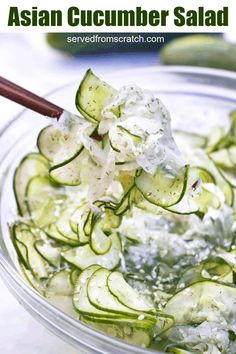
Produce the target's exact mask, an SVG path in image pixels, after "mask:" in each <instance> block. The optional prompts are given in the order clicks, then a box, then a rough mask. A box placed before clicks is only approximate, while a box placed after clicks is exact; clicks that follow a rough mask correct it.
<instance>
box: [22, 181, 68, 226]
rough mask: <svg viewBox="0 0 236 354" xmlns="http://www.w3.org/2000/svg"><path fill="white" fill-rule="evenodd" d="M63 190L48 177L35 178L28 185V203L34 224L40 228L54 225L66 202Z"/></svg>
mask: <svg viewBox="0 0 236 354" xmlns="http://www.w3.org/2000/svg"><path fill="white" fill-rule="evenodd" d="M65 198H66V197H65V195H63V194H62V190H61V189H59V188H58V187H56V186H55V185H53V184H52V183H51V182H50V180H49V178H48V177H40V176H36V177H33V178H32V179H31V180H30V181H29V183H28V184H27V189H26V203H27V208H28V211H29V214H30V216H31V218H32V220H33V222H34V223H35V224H36V225H37V226H40V227H45V226H47V225H49V224H51V223H53V222H54V221H55V220H56V218H57V214H58V211H59V210H60V208H61V205H62V204H63V202H64V200H65Z"/></svg>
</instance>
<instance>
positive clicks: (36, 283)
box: [20, 263, 45, 296]
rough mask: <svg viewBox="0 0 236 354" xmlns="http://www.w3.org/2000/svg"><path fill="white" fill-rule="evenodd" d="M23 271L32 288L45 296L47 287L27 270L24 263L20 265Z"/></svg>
mask: <svg viewBox="0 0 236 354" xmlns="http://www.w3.org/2000/svg"><path fill="white" fill-rule="evenodd" d="M20 268H21V271H22V273H23V275H24V277H25V279H26V280H27V282H28V283H29V285H30V286H32V288H34V289H35V290H36V291H38V292H39V293H40V294H41V295H43V296H45V285H44V282H42V281H41V280H39V279H36V278H35V277H34V275H33V274H32V273H31V271H30V270H29V269H27V268H26V267H25V266H24V265H23V264H22V263H20Z"/></svg>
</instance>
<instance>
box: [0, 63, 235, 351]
mask: <svg viewBox="0 0 236 354" xmlns="http://www.w3.org/2000/svg"><path fill="white" fill-rule="evenodd" d="M139 69H140V70H142V71H144V70H146V71H147V72H149V71H155V72H156V73H161V74H165V73H167V74H179V75H181V74H183V75H184V74H187V75H191V74H192V75H202V76H204V75H205V76H207V77H209V78H212V79H213V78H214V77H215V78H218V79H219V80H225V79H228V80H232V81H233V82H234V84H235V87H236V73H234V72H231V71H226V70H218V69H209V68H199V67H185V66H166V67H161V66H160V67H149V68H144V67H140V68H134V69H126V70H122V74H126V73H127V74H130V72H131V71H132V70H134V71H138V70H139ZM72 83H73V82H70V83H68V84H66V85H62V86H60V87H58V88H56V89H54V90H51V91H50V92H49V93H48V94H46V95H45V96H44V97H47V96H50V95H51V94H53V93H56V92H57V91H58V90H61V89H63V88H66V87H67V86H69V85H71V84H72ZM25 111H26V110H25V109H23V110H22V111H21V112H20V113H19V114H18V115H16V116H15V117H14V118H13V119H12V120H10V121H9V122H8V123H7V124H6V125H5V126H3V128H2V129H1V130H0V140H1V137H2V135H3V134H5V132H6V131H7V129H8V128H9V127H10V126H11V125H12V124H14V122H15V121H17V120H19V119H20V118H21V117H22V115H24V113H25ZM0 236H1V235H0ZM0 271H1V274H0V276H1V277H2V278H3V280H4V282H5V283H6V285H8V287H9V288H10V289H11V291H12V292H15V291H14V285H12V284H15V286H16V287H19V288H20V289H21V291H22V292H23V293H25V294H26V295H27V296H26V298H32V300H34V302H35V303H37V304H38V305H39V306H41V307H42V308H44V309H46V310H47V312H48V313H50V314H51V315H52V317H53V316H54V317H55V318H57V319H60V321H61V323H63V327H64V328H60V332H61V333H62V334H63V338H64V339H66V337H67V340H68V341H69V342H70V343H72V344H74V345H75V346H76V347H77V348H78V346H79V345H80V344H81V345H82V346H83V347H84V348H88V349H90V350H95V352H97V353H106V354H110V353H116V354H118V353H122V354H123V353H139V354H148V353H158V352H157V351H155V350H151V349H143V348H139V347H136V346H133V345H129V344H127V343H125V342H123V341H121V340H118V339H115V338H112V337H109V336H107V335H105V334H103V333H101V332H98V331H96V330H94V329H92V328H91V327H88V326H87V325H84V324H83V323H81V322H79V321H77V320H75V319H73V318H72V317H70V316H68V315H67V314H65V313H63V312H62V311H61V310H59V309H58V308H56V307H55V306H53V305H52V304H50V303H49V302H48V301H47V300H46V299H45V298H44V297H43V296H41V295H40V294H39V293H38V292H36V291H35V290H34V289H33V288H32V287H31V286H30V285H29V284H28V283H27V282H26V281H24V280H23V278H22V276H21V275H20V274H19V273H18V272H17V270H16V269H15V268H14V266H13V265H12V264H11V263H10V262H9V260H8V259H7V257H6V256H5V255H4V251H3V250H2V249H1V248H0ZM8 279H9V280H10V281H8ZM52 327H53V326H52ZM54 327H55V328H57V326H56V325H55V326H54ZM67 327H68V328H70V327H73V328H75V329H77V330H78V334H79V336H78V338H74V335H73V334H71V336H70V334H69V333H68V331H66V328H67ZM57 334H58V333H57ZM83 334H84V335H85V337H84V338H86V339H87V338H88V337H90V340H92V343H93V344H92V345H91V342H90V343H88V342H86V339H85V340H83V339H82V341H81V335H83ZM103 343H106V345H107V346H108V347H107V346H106V347H107V348H109V347H110V350H111V351H107V349H104V350H105V351H104V350H103V349H101V348H102V344H103ZM96 344H98V347H97V346H96ZM99 344H100V345H99ZM114 349H115V351H113V350H114Z"/></svg>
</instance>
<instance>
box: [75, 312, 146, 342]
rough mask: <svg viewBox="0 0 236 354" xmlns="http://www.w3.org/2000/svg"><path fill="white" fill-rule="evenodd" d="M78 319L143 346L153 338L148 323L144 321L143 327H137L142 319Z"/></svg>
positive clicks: (110, 334)
mask: <svg viewBox="0 0 236 354" xmlns="http://www.w3.org/2000/svg"><path fill="white" fill-rule="evenodd" d="M80 320H81V321H82V322H83V323H85V324H87V325H90V326H92V327H93V328H95V329H97V330H99V331H102V332H105V333H106V334H108V335H109V336H112V337H115V338H118V339H122V340H124V341H126V342H127V343H129V344H133V345H137V346H141V347H143V348H146V347H149V345H150V343H151V340H152V338H153V333H152V327H151V326H150V327H148V323H145V325H146V327H145V325H144V327H145V328H142V327H141V328H140V327H139V323H140V322H143V321H133V320H132V321H131V320H127V319H125V318H124V319H123V320H112V321H111V322H109V321H106V320H98V321H97V319H96V318H93V317H88V316H86V317H85V316H81V317H80Z"/></svg>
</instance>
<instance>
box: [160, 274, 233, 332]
mask: <svg viewBox="0 0 236 354" xmlns="http://www.w3.org/2000/svg"><path fill="white" fill-rule="evenodd" d="M235 297H236V287H234V286H230V285H226V284H222V283H217V282H214V281H209V280H203V281H200V282H197V283H195V284H193V285H190V286H189V287H186V288H184V289H183V290H181V291H179V292H178V293H176V294H175V295H174V296H173V297H172V298H171V299H170V300H169V301H168V303H167V305H166V306H165V308H164V311H165V313H167V314H170V315H172V316H174V318H175V323H176V324H177V325H178V324H191V323H193V324H198V323H202V322H203V321H210V322H216V323H222V322H223V323H227V324H228V326H229V328H232V329H233V330H235V326H236V316H235V314H236V302H235Z"/></svg>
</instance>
